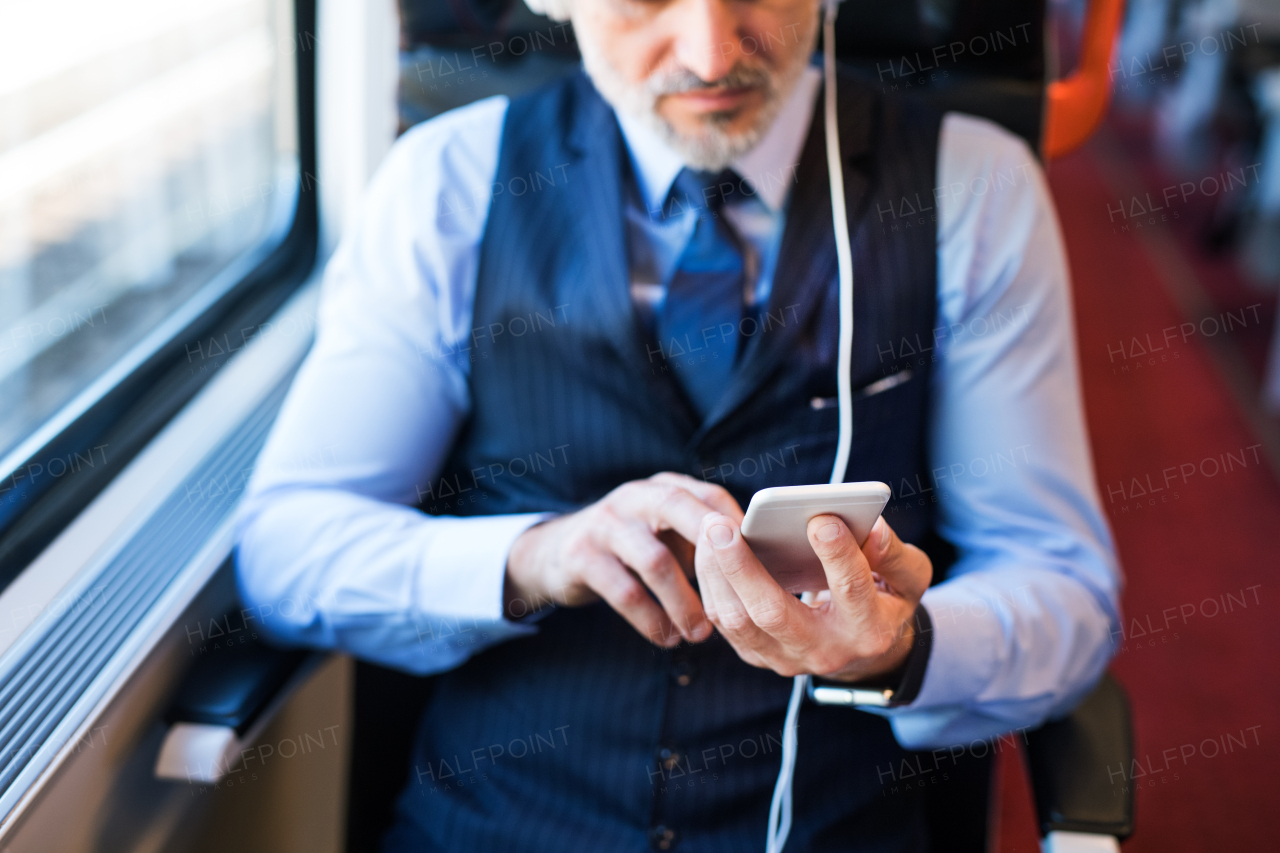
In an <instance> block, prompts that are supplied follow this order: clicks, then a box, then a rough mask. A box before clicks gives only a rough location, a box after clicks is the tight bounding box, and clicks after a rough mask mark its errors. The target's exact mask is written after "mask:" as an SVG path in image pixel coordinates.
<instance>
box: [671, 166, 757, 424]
mask: <svg viewBox="0 0 1280 853" xmlns="http://www.w3.org/2000/svg"><path fill="white" fill-rule="evenodd" d="M739 193H742V194H749V193H750V190H749V189H747V188H745V187H744V186H743V185H742V182H741V178H739V177H738V176H737V175H736V174H735V173H733V172H732V171H730V170H728V169H726V170H725V171H723V172H720V173H719V174H712V173H710V172H697V171H694V170H692V169H688V168H686V169H682V170H681V172H680V174H679V175H678V176H677V177H676V180H675V184H674V185H673V186H672V188H671V195H670V196H669V198H668V201H667V204H666V206H665V209H664V212H665V215H666V216H678V215H681V214H682V213H683V212H684V211H687V210H688V209H689V208H690V207H692V208H694V209H696V210H697V211H698V222H697V225H696V227H695V228H694V230H693V235H692V236H691V237H690V238H689V242H688V244H687V245H686V246H685V248H684V251H683V252H682V253H681V255H680V260H679V262H678V263H677V264H676V269H675V272H674V273H673V274H672V276H671V281H670V282H669V283H668V284H667V292H666V297H665V299H664V300H663V303H662V308H661V309H660V310H659V311H658V315H657V322H656V324H655V333H656V335H657V338H658V343H659V346H660V347H661V349H662V354H663V356H664V357H665V358H666V360H667V364H669V365H670V366H671V369H672V372H674V373H675V376H676V379H677V380H678V381H679V383H680V385H681V387H682V388H683V389H684V391H685V394H686V395H687V396H688V398H689V401H690V402H691V403H693V406H694V408H695V409H696V410H697V412H698V414H699V416H701V417H702V418H706V416H707V414H708V413H709V412H710V411H711V409H712V408H713V407H714V406H715V404H716V402H717V401H719V399H720V398H721V397H722V396H723V395H724V392H725V390H726V389H727V388H728V387H729V379H730V377H731V376H732V374H733V366H734V359H735V358H736V357H737V353H738V324H739V322H740V321H741V319H742V297H743V293H742V289H743V259H742V250H741V248H740V244H739V242H738V239H737V237H736V235H735V234H734V232H733V229H732V228H731V227H730V226H729V223H728V222H727V221H726V220H725V218H724V217H723V216H722V215H721V210H722V209H723V208H724V205H725V202H726V201H728V200H729V199H731V198H732V197H734V196H735V195H737V194H739Z"/></svg>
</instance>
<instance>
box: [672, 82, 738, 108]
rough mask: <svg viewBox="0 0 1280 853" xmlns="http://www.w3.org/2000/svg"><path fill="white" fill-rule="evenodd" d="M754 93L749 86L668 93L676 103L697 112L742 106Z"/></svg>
mask: <svg viewBox="0 0 1280 853" xmlns="http://www.w3.org/2000/svg"><path fill="white" fill-rule="evenodd" d="M755 93H756V89H755V88H754V87H750V86H740V87H737V88H727V87H716V88H714V89H695V90H693V91H690V92H680V93H678V94H673V95H668V96H667V97H668V98H672V99H674V100H675V101H676V103H679V104H683V105H685V106H688V107H690V108H692V109H694V110H697V111H699V112H719V111H722V110H731V109H734V108H736V107H740V106H742V105H743V104H744V103H745V102H746V100H747V99H748V98H749V97H751V96H752V95H754V94H755Z"/></svg>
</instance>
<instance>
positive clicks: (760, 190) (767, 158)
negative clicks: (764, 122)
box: [615, 66, 822, 213]
mask: <svg viewBox="0 0 1280 853" xmlns="http://www.w3.org/2000/svg"><path fill="white" fill-rule="evenodd" d="M821 81H822V75H821V74H820V73H819V72H818V70H817V69H816V68H814V67H812V66H806V67H805V69H804V72H803V73H802V74H801V75H800V79H799V80H797V81H796V84H795V86H794V87H792V89H791V94H790V95H788V96H787V99H786V101H785V102H784V103H783V105H782V109H780V110H779V111H778V115H777V117H776V118H775V119H774V120H773V124H772V125H770V127H769V130H768V131H766V132H765V135H764V136H763V137H762V138H761V140H760V141H759V142H758V143H757V144H756V146H755V147H754V148H752V149H751V150H750V151H748V152H747V153H746V154H743V155H742V156H741V157H739V158H738V159H737V160H735V161H734V162H733V169H734V170H735V171H736V172H737V173H738V174H739V175H741V176H742V177H744V178H746V179H747V181H749V182H750V183H751V186H752V187H753V188H754V189H755V191H756V197H757V198H759V199H760V200H761V201H762V202H764V204H765V206H766V207H768V208H769V209H770V210H771V211H773V212H775V213H776V212H777V211H780V210H781V209H782V205H783V204H784V203H785V202H786V200H787V191H788V190H789V189H790V188H791V185H792V184H793V183H795V174H796V172H795V169H796V166H797V164H798V163H799V162H800V152H801V149H802V148H803V147H804V141H805V137H806V136H808V134H809V124H810V122H811V121H812V118H813V108H814V102H815V101H816V100H817V94H818V86H819V84H820V83H821ZM615 113H616V114H617V116H618V124H619V126H621V128H622V136H623V138H624V139H625V140H626V142H627V150H628V151H629V152H630V153H631V164H632V166H633V167H634V168H635V172H636V178H637V182H638V183H639V184H640V192H641V194H642V196H643V198H644V201H645V204H646V205H647V206H648V208H649V210H659V209H661V207H662V205H663V203H664V202H665V201H666V200H667V194H668V193H669V192H670V191H671V185H672V184H673V183H675V180H676V176H677V175H678V174H680V170H681V169H683V168H684V161H683V160H682V159H681V158H680V155H679V154H677V153H676V152H675V151H673V150H672V149H671V147H670V146H669V145H667V143H666V142H664V141H663V140H662V138H661V137H659V136H658V134H657V133H655V132H654V131H652V130H650V129H649V127H648V126H646V125H645V124H644V122H642V121H641V120H639V119H637V118H635V117H633V116H630V115H627V114H626V113H625V112H622V111H618V110H615Z"/></svg>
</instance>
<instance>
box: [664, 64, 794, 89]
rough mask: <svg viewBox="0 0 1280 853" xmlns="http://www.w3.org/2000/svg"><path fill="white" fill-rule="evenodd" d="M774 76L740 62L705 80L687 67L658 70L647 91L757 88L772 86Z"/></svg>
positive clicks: (762, 69)
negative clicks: (713, 78) (715, 77)
mask: <svg viewBox="0 0 1280 853" xmlns="http://www.w3.org/2000/svg"><path fill="white" fill-rule="evenodd" d="M772 85H773V77H772V75H770V74H769V72H768V71H767V70H766V69H764V68H760V67H759V66H752V65H746V64H745V63H742V62H739V63H737V64H736V65H734V66H733V68H731V69H729V73H727V74H725V75H724V76H723V77H721V78H720V79H718V80H703V79H702V78H701V77H699V76H698V75H697V74H694V73H693V72H692V71H690V70H689V69H687V68H673V69H671V70H670V71H658V72H656V73H654V74H653V75H652V76H651V77H649V79H648V81H646V83H645V91H647V92H648V93H649V94H650V95H651V96H653V97H655V98H657V97H661V96H663V95H679V94H683V93H685V92H696V91H699V90H700V89H715V88H727V89H756V88H761V87H764V88H766V89H768V88H772Z"/></svg>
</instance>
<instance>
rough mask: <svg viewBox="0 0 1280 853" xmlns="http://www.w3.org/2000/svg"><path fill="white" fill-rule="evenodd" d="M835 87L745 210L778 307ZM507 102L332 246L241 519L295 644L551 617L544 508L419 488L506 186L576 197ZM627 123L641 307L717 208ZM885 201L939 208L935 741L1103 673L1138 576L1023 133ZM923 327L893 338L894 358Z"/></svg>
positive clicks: (413, 661) (523, 629) (803, 92)
mask: <svg viewBox="0 0 1280 853" xmlns="http://www.w3.org/2000/svg"><path fill="white" fill-rule="evenodd" d="M818 87H819V77H818V74H817V73H816V72H812V71H810V72H809V73H807V74H806V75H805V76H804V77H803V78H802V79H801V81H800V83H799V84H797V86H796V89H795V91H794V92H793V94H792V95H791V96H790V97H789V99H788V100H787V102H786V104H785V105H784V107H783V109H782V111H781V113H780V115H779V116H778V119H777V120H776V121H775V122H774V123H773V125H772V127H771V129H770V130H769V132H768V133H767V134H766V135H765V137H764V138H763V139H762V140H761V142H760V143H759V144H758V145H757V146H756V147H755V148H754V149H752V151H751V152H750V153H748V154H747V155H745V156H744V157H742V158H741V159H740V160H738V161H737V162H735V163H734V168H735V169H736V170H737V171H738V172H739V174H741V175H743V176H744V177H745V178H747V179H748V180H749V181H750V182H751V183H752V185H753V187H755V189H756V190H757V197H756V199H754V200H751V201H749V202H747V203H744V204H738V205H734V206H733V207H732V208H731V209H729V210H728V211H727V213H726V215H727V216H728V217H729V218H730V221H731V222H732V223H733V225H734V227H735V228H737V229H738V231H739V233H740V234H741V235H742V236H743V237H744V238H745V241H746V242H747V243H748V244H749V248H750V251H749V252H748V254H749V255H750V256H751V258H750V260H749V268H750V269H751V270H752V274H751V275H750V276H749V277H748V284H747V288H748V289H747V293H746V294H745V295H746V298H747V299H748V300H758V301H763V300H765V299H767V298H768V292H769V288H770V284H771V281H772V276H773V263H774V262H775V261H776V258H777V254H778V243H779V237H780V235H781V232H782V227H783V223H784V221H785V217H786V202H787V198H788V193H789V190H790V187H791V186H792V185H793V184H794V179H795V178H794V176H795V164H796V163H797V161H798V159H799V154H800V150H801V148H802V145H803V142H804V138H805V135H806V133H807V131H808V127H809V123H810V118H811V115H812V110H813V108H814V104H815V100H816V95H817V91H818ZM506 109H507V100H506V99H505V98H490V99H487V100H484V101H480V102H478V103H475V104H472V105H470V106H468V107H465V108H462V109H459V110H455V111H453V112H450V113H447V114H445V115H442V116H440V117H439V118H436V119H434V120H432V121H429V122H426V123H424V124H422V125H420V126H418V127H415V128H414V129H412V130H410V131H409V132H407V133H406V134H405V135H404V136H403V137H402V138H401V139H400V140H399V141H398V142H397V143H396V145H395V146H394V148H393V149H392V151H391V153H390V154H389V155H388V156H387V159H386V161H385V162H384V163H383V164H382V166H381V168H380V169H379V171H378V173H377V175H376V176H375V178H374V180H373V181H372V183H371V185H370V187H369V190H368V192H367V194H366V197H365V200H364V202H363V207H362V212H361V215H360V217H359V219H358V222H357V224H356V225H355V227H354V228H353V229H352V230H351V232H350V233H349V234H347V235H346V236H345V237H344V239H343V241H342V244H341V245H340V247H339V249H338V250H337V252H336V253H335V255H334V257H333V259H332V260H331V261H330V263H329V266H328V269H327V271H326V273H325V280H324V285H323V295H322V299H321V305H320V311H319V318H318V332H317V339H316V343H315V346H314V347H313V349H312V351H311V353H310V354H309V355H308V357H307V359H306V361H305V363H304V364H303V366H302V368H301V370H300V372H299V374H298V377H297V379H296V381H295V382H294V385H293V388H292V390H291V391H290V392H289V395H288V398H287V400H286V401H285V404H284V407H283V410H282V411H281V414H280V417H279V419H278V421H277V423H276V425H275V427H274V429H273V431H272V433H271V436H270V438H269V440H268V442H267V446H266V448H265V449H264V451H263V453H262V456H261V458H260V460H259V462H258V465H257V468H256V470H255V473H254V475H253V477H252V479H251V482H250V484H249V486H248V488H247V494H246V497H245V499H244V501H243V503H242V505H241V509H240V515H239V552H238V565H239V574H238V577H239V583H240V590H241V595H242V597H243V599H244V603H245V606H246V607H247V608H249V612H250V613H251V614H253V615H254V617H255V618H257V619H259V621H260V625H261V627H262V629H263V630H264V632H265V633H266V634H267V635H268V636H270V637H273V638H275V639H277V640H279V641H284V642H288V643H297V644H306V645H311V646H319V647H323V648H332V649H338V650H342V651H345V652H349V653H351V654H354V655H358V656H360V657H362V658H365V659H368V660H372V661H376V662H378V663H382V664H385V665H388V666H392V667H398V668H400V669H404V670H407V671H410V672H415V673H424V674H425V673H432V672H440V671H443V670H447V669H450V668H452V667H456V666H458V665H459V664H461V663H462V662H464V661H465V660H466V659H467V658H469V657H470V656H471V655H473V654H475V653H476V652H478V651H479V650H481V649H483V648H485V647H487V646H490V645H493V644H495V643H499V642H507V641H512V642H519V639H518V638H519V637H521V636H524V635H527V634H529V633H532V632H535V631H537V625H536V622H535V623H532V624H531V623H528V622H521V623H514V622H510V621H506V620H505V619H504V618H503V616H502V596H503V579H504V574H505V570H506V558H507V553H508V550H509V549H510V546H511V543H512V542H513V541H514V540H515V539H516V537H517V536H519V535H520V533H521V532H523V531H524V530H525V529H526V528H527V527H528V526H529V525H530V524H532V523H534V522H535V521H537V520H538V519H539V518H541V517H542V516H539V515H515V516H480V517H468V518H453V517H431V516H427V515H424V514H423V513H421V512H420V511H418V510H417V509H415V508H413V506H412V505H413V504H415V503H416V502H417V501H418V498H419V493H420V491H421V490H425V489H426V488H427V484H429V483H431V482H432V481H433V480H434V478H435V477H436V476H437V474H438V473H439V471H440V470H441V468H442V467H443V465H444V462H445V460H446V457H447V455H448V453H449V450H450V448H451V445H452V443H453V441H454V439H455V437H456V435H457V433H458V430H459V428H460V427H461V426H462V424H463V423H464V421H465V419H466V417H467V414H468V411H469V407H470V399H469V391H468V386H467V377H468V373H469V364H470V359H471V358H472V357H473V352H475V350H473V349H472V348H471V340H472V334H473V330H472V328H471V317H472V305H473V301H474V297H475V285H476V270H477V264H478V260H479V246H480V242H481V239H482V237H483V234H484V228H485V220H486V217H487V215H488V210H489V203H490V201H491V200H492V198H494V197H495V196H496V195H497V194H500V193H504V192H531V191H543V192H546V191H551V190H550V189H549V188H548V186H547V185H546V183H545V181H543V182H532V181H530V182H516V181H515V179H514V178H513V179H512V180H510V181H507V182H506V183H505V184H503V183H499V182H495V175H496V171H497V161H498V148H499V143H500V139H501V135H502V124H503V119H504V116H505V113H506ZM619 118H620V124H621V126H622V130H623V136H624V138H625V140H626V143H627V147H628V150H629V151H630V155H631V159H632V164H633V166H634V167H635V172H636V175H637V180H638V184H639V187H638V189H639V192H640V194H641V198H640V199H638V200H635V201H634V202H633V204H631V205H630V207H629V209H628V210H627V214H626V221H627V223H628V224H627V227H628V243H629V251H630V253H631V255H632V257H631V258H630V264H631V269H632V292H633V296H634V298H635V300H636V302H637V305H638V307H640V308H642V309H643V308H645V307H646V306H652V305H653V304H655V303H656V302H657V301H658V300H660V299H661V298H662V287H661V282H662V281H664V280H666V277H667V274H668V273H669V272H670V269H671V267H672V266H673V265H674V264H675V262H676V259H677V257H678V256H679V253H680V250H681V249H682V247H683V245H684V241H685V240H687V239H688V236H689V234H690V233H691V228H692V219H691V217H690V218H688V219H686V220H673V221H669V222H666V223H664V222H661V221H660V220H658V221H655V220H654V219H653V218H652V217H650V216H648V214H647V211H646V210H643V209H641V207H640V203H643V204H644V205H647V206H648V207H649V208H650V209H653V208H656V207H659V206H660V205H661V204H662V201H663V199H664V198H665V196H666V194H667V191H668V189H669V188H670V186H671V184H672V182H673V181H674V179H675V177H676V174H677V173H678V171H679V170H680V168H681V166H682V163H681V161H680V158H679V157H678V156H677V155H676V154H675V153H674V152H673V151H671V150H670V149H669V148H668V147H667V146H666V145H665V144H664V143H663V142H662V141H661V140H660V139H658V138H657V137H656V136H655V135H654V134H652V133H650V132H649V131H648V130H647V129H646V128H645V127H643V126H642V125H640V124H639V123H638V122H635V121H633V120H630V119H628V118H627V117H625V116H620V117H619ZM548 167H549V174H550V175H551V177H553V178H554V176H555V175H556V174H557V173H556V171H555V164H548ZM560 174H563V172H561V173H560ZM533 187H540V189H533ZM867 215H868V216H869V217H871V218H872V222H873V224H874V226H875V227H882V228H885V229H894V228H908V227H934V226H933V223H932V222H931V221H930V218H931V217H934V216H936V217H937V220H936V221H937V234H938V263H939V280H938V319H937V326H936V329H935V332H934V341H933V342H932V348H931V349H928V350H923V351H922V352H921V353H920V355H919V358H927V359H932V360H933V379H932V382H933V386H932V395H933V404H932V405H933V408H932V418H933V420H932V423H931V425H930V435H931V446H930V453H931V460H932V464H933V466H934V472H933V473H934V481H933V483H924V484H916V483H903V484H891V485H893V487H894V488H895V491H897V492H898V493H899V494H909V492H910V490H911V489H915V488H918V489H920V490H921V491H920V492H919V497H918V500H921V501H936V503H937V510H938V520H939V526H940V532H941V534H942V535H943V536H945V537H946V538H947V539H949V540H950V541H951V542H953V543H954V544H955V545H956V547H957V548H958V549H959V553H960V559H959V561H958V562H957V563H956V564H955V565H954V566H953V568H952V570H951V574H950V576H949V578H948V579H947V580H946V581H945V582H944V583H942V584H939V585H938V586H935V587H933V588H931V589H930V590H929V591H928V592H927V593H925V596H924V604H925V606H926V607H927V608H928V610H929V614H930V617H931V618H932V620H933V625H934V632H935V633H934V640H933V652H932V656H931V658H930V661H929V666H928V670H927V672H926V675H925V678H924V683H923V686H922V689H921V691H920V694H919V696H918V697H917V699H916V700H915V702H913V703H912V704H911V705H910V706H909V707H905V708H900V709H894V710H891V711H886V712H883V713H886V714H887V715H888V716H890V718H891V722H892V725H893V728H894V731H895V734H896V736H897V737H898V739H899V741H901V742H902V744H903V745H904V746H907V747H910V748H923V747H932V746H941V745H951V744H956V743H962V742H969V741H971V740H973V739H975V738H983V737H990V736H992V735H995V734H997V733H1000V732H1004V731H1009V730H1011V729H1015V728H1019V727H1023V726H1030V725H1035V724H1037V723H1039V722H1040V721H1042V720H1044V719H1046V718H1047V717H1049V716H1051V715H1053V714H1055V713H1062V712H1065V711H1066V710H1069V709H1070V707H1071V706H1072V704H1073V703H1074V702H1075V701H1077V700H1078V699H1079V698H1081V696H1082V695H1083V694H1084V692H1085V691H1087V690H1088V689H1089V688H1090V687H1091V686H1092V684H1093V683H1094V682H1095V681H1096V680H1097V678H1098V677H1099V675H1100V674H1101V673H1102V671H1103V669H1104V668H1105V666H1106V663H1107V661H1108V660H1109V658H1110V655H1111V651H1112V637H1113V636H1115V635H1116V633H1117V631H1118V628H1117V627H1116V626H1118V624H1119V613H1118V597H1119V586H1120V582H1121V581H1120V574H1119V570H1118V567H1117V565H1116V559H1115V555H1114V548H1113V545H1112V542H1111V537H1110V533H1109V531H1108V529H1107V524H1106V521H1105V520H1104V517H1103V514H1102V511H1101V508H1100V502H1099V499H1098V495H1097V491H1096V488H1095V484H1094V477H1093V466H1092V460H1091V458H1090V453H1089V446H1088V442H1087V438H1086V434H1085V427H1084V418H1083V413H1082V407H1081V399H1080V383H1079V375H1078V369H1077V362H1076V350H1075V335H1074V328H1073V320H1072V308H1071V299H1070V294H1069V283H1068V273H1067V267H1066V261H1065V257H1064V252H1063V245H1062V238H1061V235H1060V233H1059V229H1058V224H1057V220H1056V218H1055V215H1054V209H1053V205H1052V202H1051V200H1050V197H1049V194H1048V190H1047V187H1046V185H1045V182H1044V178H1043V175H1042V174H1041V171H1040V168H1039V166H1038V165H1037V163H1036V160H1035V158H1034V157H1033V156H1032V154H1031V152H1030V151H1029V150H1028V149H1027V147H1026V146H1025V145H1024V144H1023V143H1022V142H1021V141H1020V140H1018V139H1017V138H1016V137H1014V136H1012V135H1011V134H1009V133H1007V132H1006V131H1004V130H1002V129H1001V128H999V127H997V126H995V125H993V124H991V123H989V122H986V121H983V120H980V119H977V118H973V117H971V116H965V115H960V114H954V113H953V114H948V115H947V116H946V117H945V119H944V121H943V126H942V133H941V140H940V147H939V154H938V186H937V188H936V189H935V192H934V198H932V199H911V200H908V199H904V200H903V202H902V204H896V205H894V206H893V208H892V209H886V210H876V211H869V212H868V214H867ZM555 238H556V235H547V239H555ZM559 310H561V311H562V313H566V314H569V313H570V309H569V308H568V307H567V306H564V307H561V308H560V309H559ZM563 319H564V320H565V321H566V322H579V323H585V322H589V321H590V318H589V317H574V316H566V317H564V318H563ZM476 334H477V335H480V334H483V330H479V331H477V332H476ZM922 343H923V345H924V346H929V345H930V342H927V341H926V342H922ZM907 345H908V344H907V343H898V344H892V343H888V342H886V343H885V344H884V347H885V348H886V357H887V358H889V359H890V361H893V360H895V359H899V358H901V356H902V355H903V347H904V346H907ZM911 346H912V348H913V349H914V348H915V342H911ZM888 348H894V352H892V353H890V352H888ZM889 520H890V522H892V519H889Z"/></svg>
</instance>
